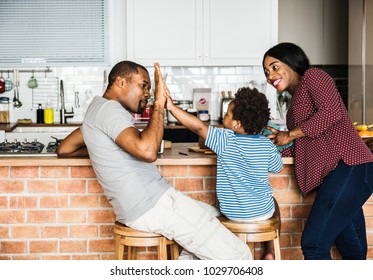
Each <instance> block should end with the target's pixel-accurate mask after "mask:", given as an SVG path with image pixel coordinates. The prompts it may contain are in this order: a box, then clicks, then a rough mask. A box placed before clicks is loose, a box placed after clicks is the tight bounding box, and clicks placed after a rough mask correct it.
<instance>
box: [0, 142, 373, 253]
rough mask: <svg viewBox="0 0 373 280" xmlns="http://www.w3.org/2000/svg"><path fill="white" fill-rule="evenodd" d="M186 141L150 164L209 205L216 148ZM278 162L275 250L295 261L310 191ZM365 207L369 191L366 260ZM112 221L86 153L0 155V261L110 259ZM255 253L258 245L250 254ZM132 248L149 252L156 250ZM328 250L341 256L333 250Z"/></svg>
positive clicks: (371, 214)
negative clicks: (196, 147)
mask: <svg viewBox="0 0 373 280" xmlns="http://www.w3.org/2000/svg"><path fill="white" fill-rule="evenodd" d="M192 144H196V143H180V144H179V143H173V144H172V149H165V152H164V153H163V154H162V155H159V157H158V159H157V161H156V162H155V164H156V165H157V166H158V168H159V171H160V172H161V174H162V175H163V176H164V177H165V178H166V179H167V180H168V181H169V182H170V183H171V184H172V185H173V186H174V187H175V188H176V189H177V190H179V191H181V192H183V193H184V194H186V195H188V196H190V197H192V198H194V199H197V200H200V201H203V202H205V203H209V204H211V205H216V204H217V199H216V190H215V186H216V155H205V154H203V153H196V152H189V151H188V146H190V145H192ZM179 152H182V153H187V154H189V155H188V156H185V155H182V154H179ZM283 163H284V166H283V169H282V171H281V172H280V173H278V174H273V173H269V180H270V184H271V186H272V188H273V195H274V197H275V198H276V200H277V201H278V203H279V205H280V211H281V238H280V239H281V242H280V243H281V254H282V259H284V260H301V259H303V256H302V253H301V249H300V237H301V232H302V229H303V226H304V224H305V222H306V217H307V215H308V212H309V209H310V207H311V204H312V202H313V199H314V194H311V195H309V196H307V197H303V196H302V195H301V193H300V191H299V189H298V187H297V184H296V180H295V177H294V168H293V161H292V158H283ZM372 209H373V199H372V198H371V199H370V200H369V201H368V202H367V203H366V205H364V214H365V216H366V220H367V234H368V246H369V248H368V259H373V243H372V242H371V240H373V223H372V221H373V210H372ZM114 221H115V215H114V212H113V209H112V207H111V205H110V203H109V202H108V200H107V199H106V196H105V195H104V193H103V190H102V187H101V186H100V184H99V183H98V181H97V178H96V174H95V173H94V171H93V169H92V166H91V162H90V160H89V158H65V159H59V158H42V157H7V158H0V260H1V259H4V260H16V259H32V260H47V259H48V260H50V259H52V260H62V259H63V260H107V259H114V258H115V256H114V252H115V241H114V235H113V226H114ZM262 253H263V248H262V247H261V246H260V244H257V247H256V253H255V254H256V257H260V255H261V254H262ZM139 255H140V258H141V259H155V258H156V251H155V250H153V249H152V248H150V249H146V250H141V251H140V252H139ZM333 257H335V258H340V257H339V255H338V253H337V252H336V251H335V249H333Z"/></svg>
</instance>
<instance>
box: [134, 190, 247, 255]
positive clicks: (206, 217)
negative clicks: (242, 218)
mask: <svg viewBox="0 0 373 280" xmlns="http://www.w3.org/2000/svg"><path fill="white" fill-rule="evenodd" d="M218 215H220V213H219V211H218V210H217V209H216V208H215V207H213V206H211V205H208V204H206V203H203V202H200V201H197V200H194V199H192V198H190V197H188V196H186V195H184V194H182V193H181V192H179V191H177V190H175V189H173V188H171V189H170V190H168V191H167V192H166V193H165V194H164V195H163V196H162V198H161V199H160V200H159V202H158V203H157V204H156V206H155V207H154V208H152V209H150V210H149V211H148V212H147V213H145V214H144V215H143V216H141V217H140V218H138V219H137V220H135V221H132V222H128V223H127V226H129V227H131V228H135V229H138V230H142V231H147V232H155V233H159V234H162V235H164V236H165V237H167V238H168V239H173V240H175V241H176V242H177V243H178V244H180V245H181V246H182V247H183V248H184V249H186V250H187V251H189V252H191V253H193V254H194V255H196V256H197V257H198V258H199V259H211V260H244V259H252V255H251V252H250V250H249V247H248V246H247V245H246V244H245V243H244V242H242V241H241V240H240V239H239V238H238V237H237V236H235V235H234V234H233V233H231V232H230V231H229V230H228V229H227V228H226V227H224V226H223V225H222V224H221V223H220V222H219V220H218V219H217V218H216V217H217V216H218Z"/></svg>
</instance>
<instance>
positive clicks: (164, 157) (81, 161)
mask: <svg viewBox="0 0 373 280" xmlns="http://www.w3.org/2000/svg"><path fill="white" fill-rule="evenodd" d="M197 144H198V143H172V149H164V153H163V154H160V155H159V156H158V159H157V160H156V162H155V164H156V165H159V166H162V165H216V155H215V154H212V155H205V154H203V153H198V152H191V151H189V150H188V147H190V146H195V145H197ZM180 153H182V154H180ZM184 154H187V155H184ZM283 163H284V164H292V163H293V158H283ZM35 165H38V166H90V165H91V161H90V160H89V158H57V157H47V156H46V157H42V156H39V157H28V156H24V157H23V156H16V157H11V156H7V157H1V156H0V166H35Z"/></svg>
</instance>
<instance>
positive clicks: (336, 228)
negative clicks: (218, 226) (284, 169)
mask: <svg viewBox="0 0 373 280" xmlns="http://www.w3.org/2000/svg"><path fill="white" fill-rule="evenodd" d="M372 192H373V163H366V164H360V165H354V166H348V165H346V164H345V163H344V162H342V161H340V162H339V163H338V165H337V167H336V168H335V170H333V171H332V172H330V173H329V174H328V175H327V176H326V177H325V178H324V180H323V183H322V184H321V185H320V187H319V188H318V190H317V195H316V198H315V201H314V203H313V205H312V208H311V211H310V214H309V216H308V220H307V223H306V225H305V228H304V230H303V234H302V240H301V245H302V250H303V256H304V259H305V260H330V259H331V254H330V248H331V246H332V245H333V243H334V244H335V245H336V247H337V249H338V251H339V253H340V254H341V256H342V258H343V259H346V260H347V259H348V260H363V259H366V254H367V240H366V229H365V218H364V213H363V209H362V207H363V205H364V203H365V202H366V201H367V200H368V199H369V197H370V196H371V194H372Z"/></svg>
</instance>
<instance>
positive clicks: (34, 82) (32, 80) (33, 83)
mask: <svg viewBox="0 0 373 280" xmlns="http://www.w3.org/2000/svg"><path fill="white" fill-rule="evenodd" d="M27 85H28V87H29V88H32V89H34V88H37V87H38V80H36V78H35V77H34V71H32V76H31V78H30V80H28V82H27Z"/></svg>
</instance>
